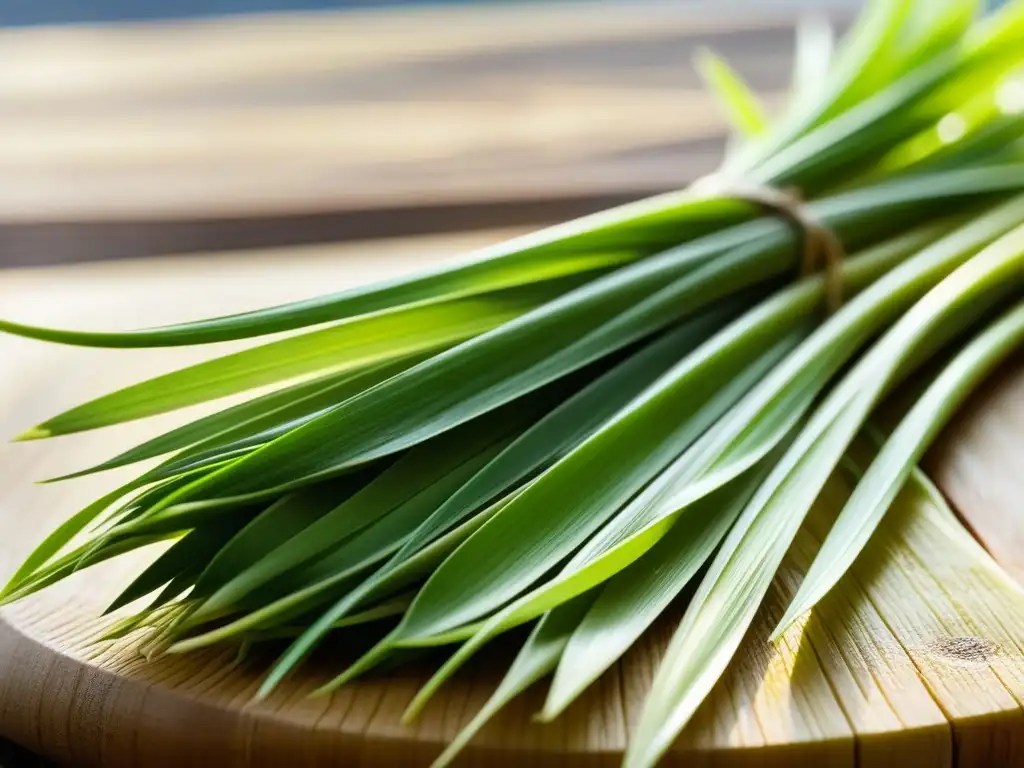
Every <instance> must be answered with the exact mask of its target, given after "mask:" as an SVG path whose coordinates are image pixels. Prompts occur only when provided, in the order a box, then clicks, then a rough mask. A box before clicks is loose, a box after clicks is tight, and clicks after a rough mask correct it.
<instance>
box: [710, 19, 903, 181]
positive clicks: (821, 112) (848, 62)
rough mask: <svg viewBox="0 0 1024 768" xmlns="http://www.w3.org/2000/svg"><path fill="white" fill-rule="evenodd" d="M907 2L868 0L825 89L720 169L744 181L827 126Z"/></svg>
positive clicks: (852, 95)
mask: <svg viewBox="0 0 1024 768" xmlns="http://www.w3.org/2000/svg"><path fill="white" fill-rule="evenodd" d="M910 5H911V0H897V1H896V2H892V1H891V0H872V1H871V2H869V3H868V4H867V8H866V10H865V11H864V12H863V13H861V14H860V15H859V16H858V17H857V20H856V23H855V24H854V27H853V29H852V30H851V31H850V33H849V35H848V36H847V37H846V38H845V39H844V41H843V44H842V45H841V46H840V48H839V51H838V55H836V56H835V57H834V58H833V61H832V66H831V67H830V68H829V71H828V77H827V78H826V80H825V84H824V85H823V86H822V88H821V89H820V90H819V91H818V92H817V93H816V94H815V96H814V98H809V97H808V98H806V99H800V100H798V101H795V102H794V103H793V105H792V106H791V108H790V110H789V111H788V112H787V113H786V114H785V115H783V116H782V118H781V120H780V121H779V123H778V124H777V125H776V126H775V127H774V128H773V130H772V131H771V132H770V134H769V135H768V136H767V137H766V139H765V140H764V141H761V142H757V143H754V144H750V145H749V146H748V148H747V149H746V150H745V151H744V152H741V153H738V154H737V155H736V156H734V157H732V158H730V159H729V160H728V161H727V162H726V164H725V167H724V170H725V171H726V172H727V173H728V174H730V175H733V176H739V177H745V176H747V175H748V174H749V171H750V170H751V169H752V168H754V167H756V166H757V165H759V164H761V163H763V162H764V161H766V160H767V159H769V158H772V157H773V156H774V155H776V154H778V153H779V152H781V151H785V150H786V149H787V148H788V147H791V146H792V145H793V144H794V143H798V142H799V139H800V138H801V137H803V136H805V135H806V134H808V133H813V132H814V130H815V129H816V128H820V127H822V126H824V125H828V123H829V121H831V120H832V119H833V118H834V117H836V116H837V115H840V114H841V113H842V112H843V111H844V109H845V108H846V107H848V106H850V105H851V103H855V102H856V101H857V99H858V98H859V97H862V96H863V95H864V93H865V89H864V88H863V86H862V82H863V81H864V80H866V79H867V78H868V77H869V76H870V75H871V66H872V62H874V61H877V60H878V58H879V57H880V56H881V55H882V53H883V52H884V51H886V50H888V49H889V48H890V46H891V45H892V42H893V40H894V39H895V37H896V35H897V33H898V31H899V27H900V25H901V24H902V22H903V19H904V18H906V15H907V14H908V13H909V11H910Z"/></svg>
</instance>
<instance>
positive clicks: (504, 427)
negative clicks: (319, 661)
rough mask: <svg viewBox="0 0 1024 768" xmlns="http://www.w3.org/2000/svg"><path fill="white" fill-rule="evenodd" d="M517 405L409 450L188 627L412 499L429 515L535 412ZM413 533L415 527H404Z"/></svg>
mask: <svg viewBox="0 0 1024 768" xmlns="http://www.w3.org/2000/svg"><path fill="white" fill-rule="evenodd" d="M515 410H516V411H517V412H512V411H504V412H499V413H497V414H495V415H493V416H491V417H489V418H488V419H485V420H484V423H482V424H477V423H472V424H469V425H467V426H466V427H465V428H463V429H461V430H456V431H455V432H452V433H449V434H446V435H443V436H442V437H441V438H439V439H438V440H436V441H434V442H430V443H426V444H424V445H422V446H420V447H419V448H417V449H415V450H413V451H411V452H410V453H408V454H407V455H405V456H404V457H402V458H401V459H399V460H398V461H397V462H396V463H395V464H393V465H392V466H391V467H389V468H388V469H386V470H384V472H382V473H381V474H380V475H378V476H377V477H376V478H375V479H374V480H372V481H371V482H370V483H369V484H368V485H367V486H366V487H365V488H363V489H362V490H360V491H359V492H357V493H356V494H355V495H354V496H352V497H351V498H349V499H347V500H346V501H344V502H343V503H342V504H340V505H338V506H337V507H335V508H334V509H332V510H331V511H329V512H327V513H326V514H324V515H323V516H322V517H320V518H319V519H318V520H317V521H316V522H314V523H313V524H311V525H309V526H308V527H306V528H304V529H303V530H302V531H300V532H299V533H297V534H296V535H295V536H293V537H292V538H290V539H288V540H287V541H285V542H283V543H280V544H278V546H276V547H275V548H274V549H273V550H272V551H271V552H269V553H266V555H265V556H263V557H260V558H258V559H255V560H253V561H252V562H251V564H250V565H249V567H248V568H246V569H245V570H244V571H242V572H241V573H238V574H237V575H236V576H234V578H232V579H231V580H230V581H229V582H227V583H226V584H224V585H222V586H220V587H219V588H218V589H217V590H216V591H214V592H213V594H211V595H210V596H209V597H208V598H206V599H205V600H204V601H203V603H202V605H201V606H200V607H199V608H198V610H197V611H196V612H195V613H194V614H193V615H192V616H191V618H190V620H189V622H188V624H187V625H186V626H195V625H197V624H199V623H201V622H203V621H207V620H209V619H211V618H216V617H218V616H220V615H221V614H222V613H223V612H225V611H229V610H230V609H231V608H232V607H233V606H234V605H235V603H236V602H237V601H238V600H240V599H241V598H242V597H244V596H245V595H248V594H250V593H252V592H253V591H254V590H256V589H258V588H259V587H261V586H263V585H266V584H268V583H269V582H271V581H272V580H274V579H278V578H280V577H282V576H283V575H284V574H286V573H287V572H288V571H291V570H292V569H294V568H298V567H300V566H303V565H305V564H308V563H310V562H311V561H312V560H313V559H314V558H318V557H322V556H324V555H325V554H327V553H328V552H329V551H330V550H332V549H333V548H335V547H337V546H338V545H339V544H340V543H342V542H343V541H345V539H347V538H348V537H350V536H353V535H354V534H357V533H358V532H359V531H361V530H364V529H365V528H367V527H368V526H370V525H372V524H373V523H375V522H376V521H378V520H380V519H382V518H384V517H385V516H388V515H390V514H392V513H394V511H395V510H397V509H399V508H401V507H402V505H404V504H407V503H411V504H413V505H415V506H414V508H415V509H419V508H420V507H422V506H425V505H430V504H434V505H435V506H434V507H429V508H428V509H426V511H425V513H424V515H423V516H424V517H426V514H429V512H431V511H433V509H434V508H436V505H437V504H440V503H441V501H443V497H442V498H441V499H438V498H437V493H438V489H441V490H442V491H444V492H445V494H446V495H450V494H451V493H452V492H453V491H455V490H456V489H457V488H458V487H459V486H460V485H461V484H462V483H464V482H465V481H466V480H467V479H468V478H469V477H470V476H472V473H473V472H475V471H476V470H478V469H479V468H480V467H481V466H482V465H483V464H484V463H485V462H486V461H488V460H490V459H491V458H493V456H494V455H495V454H496V453H497V452H498V451H499V450H501V449H502V448H503V447H504V446H505V445H507V444H508V443H509V442H510V441H511V440H512V439H513V438H514V436H515V434H516V431H517V428H518V427H519V426H520V425H521V423H522V421H523V420H524V419H526V418H528V417H529V416H530V415H532V413H531V409H529V408H528V407H527V405H526V404H523V405H522V406H520V407H519V408H517V409H515ZM533 412H534V413H535V411H533ZM414 527H415V526H414ZM411 532H412V529H410V530H408V531H405V533H406V534H408V533H411Z"/></svg>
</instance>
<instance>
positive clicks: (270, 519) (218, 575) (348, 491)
mask: <svg viewBox="0 0 1024 768" xmlns="http://www.w3.org/2000/svg"><path fill="white" fill-rule="evenodd" d="M366 480H367V479H366V478H364V477H355V478H350V477H345V478H341V479H339V480H334V481H329V482H326V483H321V484H319V485H314V486H310V487H308V488H302V489H300V490H298V491H294V492H292V493H290V494H288V495H287V496H284V497H282V498H281V499H279V500H278V501H276V502H275V503H273V504H271V505H270V506H269V507H267V508H266V509H265V510H264V511H263V512H261V513H260V514H259V515H257V516H256V517H254V518H252V519H251V520H250V522H249V524H248V525H246V526H245V527H244V528H243V529H242V530H240V531H238V533H237V535H236V536H234V537H233V538H232V539H231V541H229V542H226V543H225V546H224V547H223V549H221V550H220V551H218V552H217V553H215V554H216V556H215V557H211V558H207V561H206V566H205V568H204V569H203V571H202V574H201V575H200V576H199V578H198V579H197V580H196V585H195V589H194V590H193V596H194V597H207V596H209V595H212V594H213V593H214V592H216V591H217V590H218V589H220V588H221V587H223V586H224V585H225V584H227V583H229V582H230V581H231V580H232V579H234V578H236V577H237V576H238V575H239V574H241V573H244V572H245V571H246V570H247V569H249V568H251V567H252V566H253V564H254V563H258V562H259V561H260V560H261V559H263V558H265V557H269V556H270V555H271V554H272V553H273V552H274V550H276V549H277V548H278V547H280V546H281V545H283V544H284V543H285V542H287V541H290V540H291V539H293V538H294V537H295V536H297V535H298V534H300V533H301V532H302V531H303V530H305V529H306V528H308V527H309V526H311V525H313V524H314V523H316V522H317V521H318V520H320V519H322V518H323V517H324V516H325V515H327V514H328V513H329V512H331V511H332V510H334V509H336V508H337V507H338V506H339V505H340V504H342V503H343V502H344V501H345V500H346V499H348V498H351V497H352V496H353V495H354V494H355V493H357V492H358V491H359V489H360V487H361V485H364V484H365V483H366Z"/></svg>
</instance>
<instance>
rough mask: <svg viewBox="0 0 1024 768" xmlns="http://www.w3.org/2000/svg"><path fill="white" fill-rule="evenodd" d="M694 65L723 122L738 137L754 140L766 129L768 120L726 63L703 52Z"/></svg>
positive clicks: (753, 96)
mask: <svg viewBox="0 0 1024 768" xmlns="http://www.w3.org/2000/svg"><path fill="white" fill-rule="evenodd" d="M695 63H696V66H697V71H698V72H699V73H700V76H701V77H702V78H703V80H704V84H705V86H706V87H707V88H708V89H709V90H710V91H711V93H712V94H713V95H714V96H715V97H716V99H717V101H718V103H719V106H720V107H721V109H722V111H723V112H724V113H725V118H726V120H727V121H728V122H729V124H730V125H732V127H733V128H734V129H735V130H736V131H737V132H738V133H739V134H740V135H741V136H743V137H745V138H756V137H758V136H760V135H761V134H763V133H764V132H765V131H766V130H767V129H768V116H767V114H766V113H765V110H764V107H763V106H762V105H761V102H760V100H759V99H758V98H757V95H756V94H754V92H753V91H752V90H751V89H750V87H749V86H748V85H747V84H746V83H745V82H744V81H743V78H742V77H740V75H739V73H737V72H736V71H735V70H734V69H733V68H732V67H730V66H729V64H728V62H727V61H725V59H723V58H722V57H721V56H719V55H717V54H716V53H713V52H712V51H710V50H708V49H706V48H704V49H701V50H699V51H698V52H697V56H696V59H695Z"/></svg>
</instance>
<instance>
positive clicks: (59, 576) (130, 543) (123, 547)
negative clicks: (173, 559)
mask: <svg viewBox="0 0 1024 768" xmlns="http://www.w3.org/2000/svg"><path fill="white" fill-rule="evenodd" d="M183 533H185V531H173V532H170V533H163V534H157V535H152V536H138V537H135V538H130V539H118V540H117V541H113V542H111V543H110V544H109V545H108V546H106V547H104V548H102V549H101V550H99V551H97V552H96V553H94V555H93V558H92V563H91V564H96V563H101V562H103V561H105V560H109V559H110V558H112V557H118V556H119V555H123V554H125V553H127V552H132V551H133V550H136V549H141V548H143V547H148V546H149V545H150V544H159V543H161V542H164V541H169V540H172V539H177V538H179V537H180V536H181V535H182V534H183ZM87 549H88V545H83V546H82V547H79V548H78V549H76V550H73V551H71V552H68V553H67V554H66V555H63V556H62V557H60V558H58V559H56V560H54V561H53V562H51V563H48V564H47V565H46V566H45V567H43V568H39V569H37V570H36V571H35V572H34V573H32V575H31V576H30V577H28V578H26V579H23V580H22V581H20V582H19V583H18V584H17V585H15V586H14V587H13V588H12V589H11V591H10V592H9V593H6V594H5V595H4V597H3V598H0V605H6V604H8V603H13V602H15V601H17V600H21V599H22V598H24V597H28V596H29V595H31V594H33V593H35V592H38V591H39V590H41V589H45V588H46V587H49V586H51V585H53V584H56V583H57V582H58V581H62V580H63V579H66V578H68V577H69V576H71V575H72V574H74V573H75V572H76V571H77V570H78V568H79V561H80V560H81V557H82V555H84V554H85V553H86V551H87Z"/></svg>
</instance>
